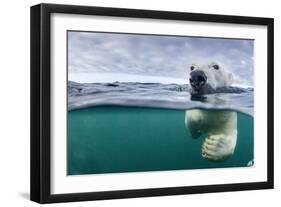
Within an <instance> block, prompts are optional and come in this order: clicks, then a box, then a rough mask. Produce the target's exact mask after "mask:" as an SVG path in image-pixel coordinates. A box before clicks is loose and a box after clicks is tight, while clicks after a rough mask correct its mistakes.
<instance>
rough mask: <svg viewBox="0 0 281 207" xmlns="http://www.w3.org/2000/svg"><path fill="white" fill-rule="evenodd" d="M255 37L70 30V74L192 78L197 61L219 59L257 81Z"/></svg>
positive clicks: (243, 79) (243, 78)
mask: <svg viewBox="0 0 281 207" xmlns="http://www.w3.org/2000/svg"><path fill="white" fill-rule="evenodd" d="M253 47H254V42H253V40H239V39H222V38H220V39H219V38H194V37H178V36H159V35H130V34H114V33H95V32H69V33H68V69H69V73H70V74H72V76H73V75H75V74H76V73H77V74H78V73H88V74H91V75H94V74H101V73H105V74H106V73H110V74H114V73H116V74H117V73H120V74H129V75H130V74H132V75H141V76H144V75H146V76H157V77H159V76H160V77H161V76H162V77H170V78H181V79H182V78H188V73H189V66H190V65H191V64H192V63H193V62H206V61H217V62H220V63H222V64H223V65H225V67H227V68H228V69H229V70H231V71H232V72H233V73H234V74H235V76H236V77H238V79H239V80H240V81H241V82H243V83H245V82H246V83H247V84H248V85H252V84H253V50H254V48H253Z"/></svg>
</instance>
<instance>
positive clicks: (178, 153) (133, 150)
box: [67, 106, 254, 175]
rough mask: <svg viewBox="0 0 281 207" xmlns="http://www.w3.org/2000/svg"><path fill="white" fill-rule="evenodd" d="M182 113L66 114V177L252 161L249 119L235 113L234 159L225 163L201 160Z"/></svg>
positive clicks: (116, 110) (107, 109) (108, 109)
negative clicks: (236, 119) (236, 116)
mask: <svg viewBox="0 0 281 207" xmlns="http://www.w3.org/2000/svg"><path fill="white" fill-rule="evenodd" d="M184 118H185V111H184V110H174V109H155V108H141V107H118V106H102V107H92V108H86V109H80V110H75V111H69V112H68V137H67V147H68V148H67V174H68V175H81V174H97V173H120V172H143V171H159V170H183V169H204V168H224V167H246V166H247V165H248V162H249V161H251V160H253V142H254V140H253V118H252V116H249V115H245V114H243V113H238V139H237V145H236V150H235V153H234V155H233V156H232V157H230V158H229V159H227V160H225V161H223V162H211V161H208V160H205V159H203V158H202V156H201V145H202V142H203V141H204V137H201V138H199V139H192V138H191V137H190V136H189V133H188V131H187V129H186V127H185V124H184Z"/></svg>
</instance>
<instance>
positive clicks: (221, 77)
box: [192, 62, 233, 89]
mask: <svg viewBox="0 0 281 207" xmlns="http://www.w3.org/2000/svg"><path fill="white" fill-rule="evenodd" d="M214 65H219V66H220V68H219V69H218V70H216V69H214V68H213V66H214ZM192 66H193V67H194V70H201V71H203V72H204V73H205V74H206V76H207V84H209V85H210V86H211V87H212V88H213V89H216V88H220V87H226V86H230V85H232V84H233V75H232V73H231V72H229V71H228V70H227V69H226V68H224V67H223V66H222V65H221V64H217V63H215V62H211V63H208V64H192Z"/></svg>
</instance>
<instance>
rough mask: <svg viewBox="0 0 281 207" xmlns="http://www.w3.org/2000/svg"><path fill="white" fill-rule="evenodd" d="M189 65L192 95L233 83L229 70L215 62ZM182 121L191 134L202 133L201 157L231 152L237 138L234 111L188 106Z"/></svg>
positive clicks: (224, 156) (220, 156)
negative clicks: (191, 107) (190, 107)
mask: <svg viewBox="0 0 281 207" xmlns="http://www.w3.org/2000/svg"><path fill="white" fill-rule="evenodd" d="M190 69H191V72H190V85H191V89H192V90H191V95H196V96H198V95H199V96H200V95H203V94H208V93H213V92H215V91H216V89H218V88H221V87H227V86H230V85H231V84H232V83H233V77H232V74H231V73H230V72H229V71H227V70H226V69H224V68H222V67H221V66H220V65H218V64H216V63H210V64H204V65H195V64H193V65H192V66H191V67H190ZM185 124H186V127H187V128H188V131H189V132H190V135H191V136H192V137H193V138H199V137H200V136H205V139H204V142H203V144H202V157H204V158H206V159H208V160H211V161H223V160H225V159H227V158H229V157H230V156H231V155H232V154H233V153H234V151H235V147H236V141H237V112H234V111H227V110H207V109H193V110H188V111H186V115H185Z"/></svg>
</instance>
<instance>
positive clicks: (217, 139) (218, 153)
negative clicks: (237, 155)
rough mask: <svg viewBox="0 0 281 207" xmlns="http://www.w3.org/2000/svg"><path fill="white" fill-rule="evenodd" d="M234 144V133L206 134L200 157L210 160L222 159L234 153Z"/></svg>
mask: <svg viewBox="0 0 281 207" xmlns="http://www.w3.org/2000/svg"><path fill="white" fill-rule="evenodd" d="M235 146H236V136H235V135H234V136H227V135H224V134H213V135H208V137H207V138H206V139H205V141H204V143H203V145H202V157H203V158H205V159H207V160H210V161H223V160H225V159H227V158H229V157H230V156H231V155H232V154H233V153H234V150H235Z"/></svg>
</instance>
